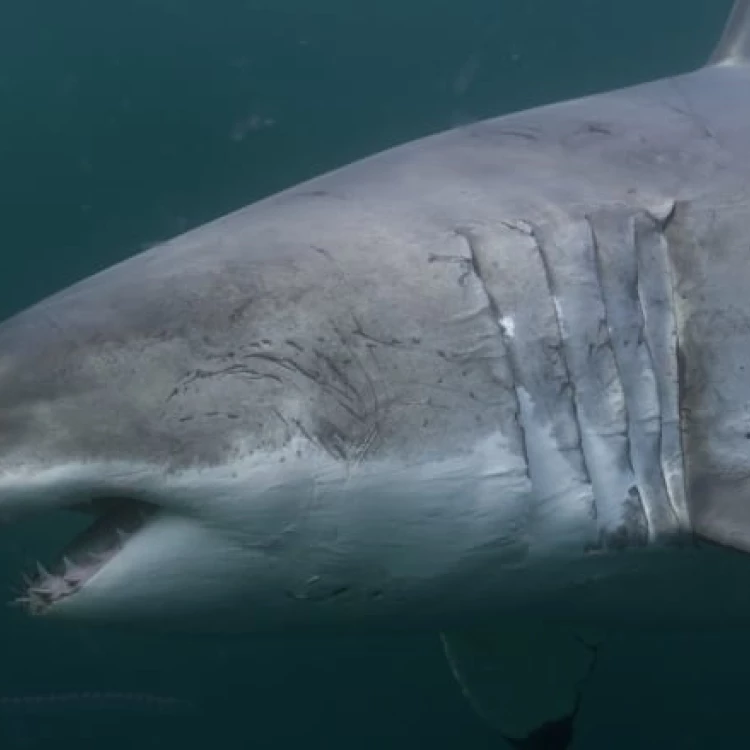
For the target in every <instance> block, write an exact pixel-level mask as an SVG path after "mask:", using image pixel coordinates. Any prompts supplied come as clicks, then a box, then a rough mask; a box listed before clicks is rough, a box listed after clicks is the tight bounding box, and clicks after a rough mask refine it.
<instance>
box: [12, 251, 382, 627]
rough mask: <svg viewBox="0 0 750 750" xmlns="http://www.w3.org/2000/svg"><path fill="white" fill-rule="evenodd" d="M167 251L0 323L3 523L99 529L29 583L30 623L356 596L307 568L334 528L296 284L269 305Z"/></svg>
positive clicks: (257, 284) (331, 468) (271, 297)
mask: <svg viewBox="0 0 750 750" xmlns="http://www.w3.org/2000/svg"><path fill="white" fill-rule="evenodd" d="M178 255H179V253H171V254H170V252H169V250H168V249H165V250H163V251H161V252H157V254H156V255H146V256H141V257H139V258H138V259H137V260H136V261H135V262H134V263H126V264H123V265H122V266H119V267H116V268H114V269H111V270H109V271H107V272H105V273H104V274H102V275H99V276H96V277H93V278H91V279H89V280H87V281H86V282H84V283H82V284H79V285H77V286H75V287H73V288H71V289H69V290H67V291H65V292H63V293H61V294H59V295H57V296H55V297H52V298H50V299H48V300H46V301H44V302H42V303H41V304H39V305H36V306H35V307H32V308H30V309H29V310H27V311H25V312H23V313H21V314H20V315H17V316H16V317H14V318H12V319H10V320H8V321H6V322H5V323H4V324H3V325H2V326H0V414H2V416H1V417H0V521H5V522H6V523H11V522H12V523H15V522H16V521H19V520H21V519H22V518H23V517H25V516H27V515H34V514H37V515H38V514H40V513H47V512H49V511H53V510H61V509H67V510H71V511H75V512H78V513H80V514H84V515H82V516H81V518H86V517H87V516H88V517H89V518H90V524H89V525H88V526H87V527H86V528H85V530H84V531H83V532H82V533H81V534H80V535H79V536H78V537H77V538H75V539H73V540H69V541H68V544H67V546H65V545H64V544H63V542H62V541H61V548H60V549H59V550H58V551H57V553H56V554H55V555H54V557H52V556H51V561H50V562H47V564H46V565H45V566H44V567H40V568H38V569H37V570H35V571H34V572H32V574H31V576H30V578H29V577H28V576H27V578H26V583H25V584H24V592H23V593H22V595H21V599H20V601H21V603H22V604H24V605H25V606H26V607H27V608H28V609H29V610H30V611H31V612H33V613H35V614H40V615H45V616H50V617H52V616H54V617H62V618H83V619H102V620H115V621H120V620H127V619H136V620H138V619H144V618H148V619H164V620H168V621H170V622H177V623H179V621H180V619H181V618H186V617H189V618H191V621H192V622H197V621H198V620H200V617H201V616H202V615H206V616H208V617H209V618H210V619H211V620H213V619H215V618H218V619H220V620H237V621H240V620H243V619H245V618H246V619H247V621H249V625H251V626H252V625H253V624H259V625H262V624H264V623H266V624H273V625H278V624H279V623H283V622H286V621H291V620H294V617H295V611H297V612H298V613H299V612H302V611H304V609H305V603H306V602H308V601H313V600H324V599H326V597H331V598H333V599H335V598H336V597H337V596H338V595H340V594H341V593H342V592H343V590H344V589H345V588H346V586H347V582H346V581H343V580H342V579H341V578H340V575H339V571H337V570H332V571H331V574H330V576H323V578H324V579H325V580H322V579H321V572H320V569H321V566H320V565H318V564H317V562H316V560H314V559H312V558H311V557H310V554H311V553H310V550H312V549H314V548H316V547H317V548H319V549H327V548H329V547H327V546H326V545H327V541H326V539H325V536H326V535H327V534H331V533H333V532H332V531H331V528H330V527H329V525H328V523H327V522H326V521H325V520H324V519H323V518H322V517H318V516H316V514H315V512H314V510H315V509H314V508H313V507H312V506H313V505H314V501H315V496H316V488H318V487H320V486H321V484H324V483H326V482H333V483H335V482H337V481H339V480H340V479H341V469H340V463H341V462H339V461H337V460H335V449H334V448H333V445H334V443H335V440H336V435H335V434H334V428H333V426H332V425H331V426H330V427H329V440H330V444H329V445H328V446H327V448H322V447H321V445H320V441H317V442H316V441H315V440H314V439H313V438H312V432H313V431H315V430H314V428H313V427H311V426H310V420H311V418H312V419H314V418H315V414H314V413H311V410H310V399H309V398H308V395H309V393H306V390H305V389H306V388H310V387H312V383H311V382H310V379H311V378H312V379H315V378H316V377H317V378H320V377H322V376H320V375H314V374H312V373H308V372H307V370H306V365H304V364H303V363H302V362H301V360H300V359H299V355H300V350H301V348H302V347H303V346H305V344H303V343H301V342H300V343H298V342H297V341H295V340H294V333H293V332H294V331H295V327H296V332H297V333H298V334H299V333H300V321H299V315H298V313H299V304H297V305H296V306H295V305H294V304H293V301H292V300H291V298H293V297H294V295H295V294H297V293H301V291H302V290H300V288H299V284H295V279H294V275H295V270H294V269H293V268H287V270H286V271H285V270H284V268H285V266H284V264H283V262H280V264H279V269H278V273H277V274H276V278H277V281H276V282H275V284H276V286H277V287H278V288H279V289H280V290H281V289H283V290H284V291H280V292H279V294H280V296H279V297H275V292H274V289H270V288H268V284H269V282H268V280H267V279H266V280H265V281H262V280H259V279H258V278H256V277H254V276H253V271H252V269H250V270H248V271H247V272H246V273H245V274H244V275H243V274H242V273H235V272H234V271H233V270H232V269H231V268H229V269H224V270H223V271H222V272H221V274H219V273H218V272H216V273H214V272H213V271H212V269H211V268H207V267H206V266H205V264H204V265H201V262H200V261H199V262H197V263H196V262H194V261H190V258H189V257H188V258H187V259H186V258H181V257H176V256H178ZM263 262H264V263H265V264H266V270H268V266H272V265H273V261H270V260H269V259H265V261H263ZM191 263H192V265H191ZM271 275H273V274H271ZM305 283H308V282H307V281H306V282H305ZM264 285H265V287H264ZM271 286H274V284H271ZM284 295H286V301H287V302H288V306H289V310H285V309H284V302H285V301H284V299H282V298H283V297H284ZM308 324H309V325H315V324H316V322H315V316H314V314H311V315H310V319H309V320H308V321H304V320H302V325H303V326H304V325H308ZM321 332H323V328H322V327H321ZM297 338H298V339H299V336H298V337H297ZM319 365H320V363H319ZM329 365H330V366H331V367H334V368H335V367H336V364H335V362H333V361H330V362H329ZM321 408H323V407H322V405H321ZM340 411H341V410H340ZM349 418H350V419H354V416H352V415H349ZM308 430H309V432H308ZM49 517H50V519H52V518H54V517H55V516H54V514H53V515H50V516H49ZM58 517H59V516H58ZM316 534H318V535H319V536H320V539H319V540H318V541H319V542H320V544H319V545H316V544H314V543H313V544H312V545H311V544H310V542H311V537H310V535H313V536H315V535H316ZM345 547H346V545H345V544H343V545H339V548H338V554H343V555H344V556H345V553H344V552H343V550H344V549H345ZM19 578H20V571H19ZM373 596H374V597H377V592H374V593H373ZM300 619H302V620H305V621H306V620H307V617H306V615H302V616H301V618H300ZM312 619H314V618H312ZM246 624H248V623H243V624H242V627H245V625H246Z"/></svg>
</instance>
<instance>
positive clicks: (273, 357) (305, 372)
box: [244, 352, 366, 422]
mask: <svg viewBox="0 0 750 750" xmlns="http://www.w3.org/2000/svg"><path fill="white" fill-rule="evenodd" d="M244 358H245V359H258V360H262V361H265V362H270V363H271V364H274V365H277V366H278V367H281V368H282V369H284V370H287V371H288V372H292V373H296V374H298V375H302V376H303V377H305V378H307V379H308V380H311V381H312V382H313V383H315V384H316V385H318V386H319V387H320V388H322V389H323V390H325V391H328V392H329V393H331V394H334V395H336V396H338V397H339V398H338V399H337V401H338V403H339V404H340V405H341V407H342V408H344V409H346V411H348V412H349V414H350V415H351V416H352V417H354V418H355V419H357V420H358V421H360V422H362V421H364V419H365V416H366V415H365V414H362V413H360V412H358V411H357V410H356V409H355V408H354V407H353V406H352V405H351V404H350V403H349V401H350V400H351V397H350V394H349V393H347V392H346V391H345V390H343V389H342V388H340V387H338V386H337V385H335V384H333V383H331V382H329V381H326V380H324V379H323V377H322V373H320V372H318V371H316V370H309V369H307V368H306V367H303V366H302V365H301V364H299V362H295V361H294V360H293V359H289V357H283V356H280V355H277V354H271V353H270V352H253V353H250V354H245V355H244Z"/></svg>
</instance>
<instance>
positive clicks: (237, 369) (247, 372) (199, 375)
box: [166, 364, 282, 401]
mask: <svg viewBox="0 0 750 750" xmlns="http://www.w3.org/2000/svg"><path fill="white" fill-rule="evenodd" d="M221 375H233V376H242V377H246V378H248V379H249V380H263V379H270V380H275V381H276V382H278V383H281V382H282V380H281V378H280V377H279V376H278V375H274V374H273V373H266V372H258V371H257V370H253V369H251V368H249V367H246V366H245V365H240V364H234V365H230V366H228V367H224V368H222V369H221V370H195V371H193V372H191V373H188V374H187V375H185V377H184V379H183V380H182V381H180V382H179V383H178V384H177V385H176V386H175V387H174V388H173V389H172V392H171V393H170V394H169V396H167V398H166V401H171V400H172V399H173V398H174V397H175V396H177V395H178V394H179V393H180V392H181V391H184V389H185V388H187V386H189V385H190V384H191V383H194V382H195V381H196V380H203V379H205V378H212V377H217V376H221Z"/></svg>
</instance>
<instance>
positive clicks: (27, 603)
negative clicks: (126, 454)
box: [14, 498, 157, 615]
mask: <svg viewBox="0 0 750 750" xmlns="http://www.w3.org/2000/svg"><path fill="white" fill-rule="evenodd" d="M70 507H71V509H73V510H76V511H82V512H85V513H90V514H94V516H95V520H94V521H93V523H91V524H90V525H89V526H88V527H87V528H86V529H85V530H84V531H83V532H81V533H80V534H79V535H77V536H76V537H75V538H74V539H73V540H72V541H71V542H70V543H69V544H68V545H67V546H66V547H65V548H64V549H63V551H62V552H61V553H60V555H59V557H58V559H57V561H56V562H55V563H54V564H53V565H51V566H50V570H47V569H45V568H44V567H43V566H42V565H41V564H37V569H36V570H35V571H33V573H32V574H31V575H30V576H29V575H25V576H24V578H23V584H24V585H23V591H22V594H21V596H19V597H18V598H17V599H16V600H15V602H14V603H16V604H18V605H21V606H22V607H24V608H25V609H26V610H27V611H28V612H29V613H30V614H33V615H44V614H46V613H47V612H49V611H50V609H51V608H53V607H54V606H55V604H57V603H58V602H60V601H62V600H64V599H67V598H69V597H72V596H75V595H76V594H77V593H78V592H79V591H80V590H81V589H82V588H84V587H85V586H86V584H87V582H88V581H90V580H91V578H93V576H94V575H96V573H98V572H99V571H100V570H101V569H102V568H104V567H105V566H106V565H107V564H108V563H109V562H110V561H111V560H112V559H113V558H114V557H115V556H116V555H117V554H118V553H119V552H120V551H121V550H122V549H123V548H124V546H125V545H126V544H127V543H128V540H129V539H130V538H131V537H132V536H134V535H135V534H137V533H138V532H139V531H140V530H141V529H142V528H144V526H145V525H146V524H147V523H148V521H149V519H150V518H152V517H153V515H154V514H155V513H156V512H157V507H156V506H155V505H153V504H152V503H147V502H143V501H140V500H134V499H129V498H105V499H96V500H92V501H88V502H85V503H77V504H75V505H74V506H70Z"/></svg>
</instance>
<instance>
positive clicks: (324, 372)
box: [0, 0, 750, 747]
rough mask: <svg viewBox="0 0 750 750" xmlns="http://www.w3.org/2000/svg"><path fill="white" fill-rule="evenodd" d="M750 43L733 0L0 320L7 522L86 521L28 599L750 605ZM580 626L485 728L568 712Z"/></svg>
mask: <svg viewBox="0 0 750 750" xmlns="http://www.w3.org/2000/svg"><path fill="white" fill-rule="evenodd" d="M749 40H750V3H748V2H746V1H745V0H740V2H738V3H737V4H736V7H735V9H734V10H733V14H732V17H731V19H730V22H729V25H728V27H727V30H726V32H725V36H724V39H723V40H722V43H721V45H720V47H719V50H718V51H717V52H716V54H715V55H714V58H713V60H712V62H711V64H710V65H709V66H708V67H705V68H702V69H700V70H698V71H696V72H693V73H690V74H688V75H684V76H679V77H674V78H668V79H664V80H660V81H657V82H654V83H649V84H646V85H641V86H636V87H633V88H628V89H625V90H619V91H614V92H610V93H605V94H601V95H597V96H592V97H588V98H584V99H580V100H575V101H570V102H566V103H562V104H556V105H552V106H547V107H542V108H538V109H534V110H532V111H528V112H523V113H520V114H514V115H510V116H505V117H501V118H498V119H492V120H488V121H485V122H482V123H479V124H473V125H469V126H465V127H461V128H458V129H456V130H452V131H449V132H446V133H443V134H440V135H437V136H433V137H429V138H425V139H422V140H418V141H415V142H413V143H409V144H407V145H404V146H401V147H399V148H395V149H392V150H389V151H387V152H385V153H381V154H379V155H377V156H374V157H371V158H369V159H365V160H363V161H360V162H357V163H355V164H352V165H349V166H347V167H345V168H343V169H340V170H338V171H336V172H333V173H330V174H327V175H324V176H322V177H319V178H317V179H315V180H312V181H310V182H307V183H305V184H303V185H300V186H297V187H294V188H292V189H290V190H287V191H285V192H283V193H281V194H279V195H276V196H273V197H270V198H268V199H266V200H263V201H261V202H259V203H256V204H254V205H252V206H249V207H247V208H245V209H243V210H241V211H239V212H237V213H234V214H231V215H229V216H226V217H224V218H222V219H219V220H218V221H215V222H212V223H210V224H207V225H205V226H202V227H200V228H198V229H195V230H193V231H191V232H188V233H187V234H185V235H183V236H180V237H178V238H176V239H174V240H172V241H170V242H167V243H165V244H163V245H161V246H159V247H156V248H154V249H152V250H150V251H148V252H146V253H143V254H141V255H138V256H135V257H133V258H132V259H130V260H128V261H126V262H124V263H121V264H119V265H117V266H114V267H112V268H110V269H108V270H106V271H104V272H102V273H99V274H97V275H95V276H92V277H91V278H89V279H86V280H84V281H82V282H80V283H79V284H77V285H75V286H73V287H71V288H69V289H67V290H65V291H62V292H60V293H59V294H57V295H55V296H53V297H50V298H48V299H46V300H44V301H42V302H41V303H39V304H37V305H35V306H34V307H32V308H30V309H29V310H27V311H25V312H23V313H21V314H20V315H17V316H16V317H14V318H12V319H11V320H9V321H7V322H6V323H4V324H3V325H2V327H0V424H1V425H2V429H0V513H2V515H3V517H4V518H5V519H6V520H11V521H12V520H15V519H16V518H19V519H20V518H21V517H22V516H24V515H26V514H31V513H43V512H47V511H51V510H53V509H64V508H72V509H74V510H77V511H80V512H84V513H86V512H88V513H92V514H93V515H94V519H95V520H94V522H93V525H92V526H91V527H90V528H89V529H88V530H87V531H85V532H84V533H83V534H82V535H81V536H80V537H79V538H77V539H76V540H74V541H73V542H71V543H70V545H69V546H68V548H67V549H66V550H65V552H64V554H63V555H61V556H60V561H59V562H58V563H56V564H54V565H53V566H52V567H51V571H50V572H48V571H45V570H40V571H39V572H38V574H35V575H34V577H33V578H32V580H30V581H29V582H28V585H27V589H28V590H27V592H26V594H24V596H23V597H22V603H23V604H24V605H25V606H26V607H27V608H28V609H29V610H30V611H31V612H32V613H35V614H41V615H44V616H47V617H58V618H61V619H71V620H74V619H89V620H103V621H114V622H121V621H125V620H135V621H143V622H149V621H153V622H158V623H161V622H166V621H169V622H171V623H172V624H184V623H185V622H189V623H190V625H191V626H194V625H197V623H203V622H205V623H209V622H210V623H211V626H212V627H214V626H215V627H220V628H232V629H241V630H247V631H255V630H273V629H281V628H304V629H313V628H317V627H338V626H342V625H343V626H361V627H370V626H375V627H391V626H395V627H409V626H417V627H429V628H432V629H441V630H445V629H446V628H447V629H450V628H454V627H459V626H460V627H468V626H469V625H471V624H472V623H476V622H483V623H485V624H486V623H488V622H496V621H497V620H496V619H495V618H497V617H498V616H502V617H503V618H504V620H503V621H504V622H507V621H509V620H513V621H517V622H519V623H522V622H532V621H533V622H536V623H538V622H540V618H543V620H544V622H552V621H553V620H554V621H559V622H571V623H579V622H580V623H605V624H606V623H608V622H610V623H611V622H617V623H619V624H622V623H626V622H627V623H633V624H638V623H641V624H643V623H650V622H654V621H657V620H660V619H661V620H663V621H664V622H671V621H680V622H686V621H693V622H696V623H704V624H708V625H720V624H725V623H726V622H728V621H734V622H747V621H748V620H750V605H748V604H747V603H746V596H745V592H746V589H747V582H748V581H750V558H747V557H746V556H745V555H744V554H742V553H746V552H748V551H750V293H749V291H748V290H750V262H748V258H749V256H750V239H748V238H750V158H748V154H750V65H749V64H748V51H749V48H750V41H749ZM728 548H731V550H730V549H728ZM524 632H525V633H526V636H528V633H529V632H531V631H524ZM551 642H552V641H550V643H551ZM462 643H463V645H461V644H459V642H458V641H455V640H454V641H451V640H450V639H449V640H448V641H447V643H446V648H447V651H448V653H449V657H451V660H452V664H453V666H454V670H455V671H456V674H457V677H458V678H459V680H460V681H462V684H463V685H464V688H465V689H466V691H467V693H468V694H469V697H472V696H473V697H474V698H475V699H476V696H477V694H478V692H477V691H476V690H475V689H473V688H472V687H471V685H469V683H470V682H471V679H470V676H471V675H470V674H469V673H470V672H471V669H470V668H469V667H467V664H468V663H469V661H470V660H471V659H475V657H476V652H475V651H474V650H473V649H474V645H471V646H469V645H467V643H466V642H462ZM472 643H473V644H474V643H475V642H472ZM512 643H514V644H515V643H516V641H512ZM579 643H583V646H584V651H582V652H581V654H583V656H581V657H580V658H579V657H578V656H576V657H575V659H577V661H575V659H574V660H573V661H575V663H576V665H577V666H576V667H575V669H571V671H570V674H571V675H573V674H574V673H576V674H577V677H576V681H575V682H571V684H570V685H568V686H567V688H566V690H567V693H566V696H567V697H564V699H563V700H562V702H560V701H557V698H556V697H555V696H552V697H551V698H550V701H551V703H550V706H551V707H549V706H548V707H544V708H543V709H542V711H541V713H540V714H539V715H538V716H536V717H531V718H529V719H528V722H526V724H525V725H524V727H515V728H513V727H511V728H509V727H508V726H507V724H506V723H504V722H505V719H506V718H507V717H505V718H503V717H501V718H502V721H496V723H498V724H500V726H501V729H503V731H504V732H505V734H506V736H507V737H509V738H510V739H512V738H515V739H514V740H513V741H515V742H521V741H522V739H519V738H523V737H526V738H527V739H528V738H530V737H538V736H541V735H540V734H539V733H538V732H537V734H534V732H530V731H527V729H529V727H531V726H533V722H534V721H536V722H537V723H538V724H539V725H541V726H542V728H543V727H550V726H553V724H551V723H550V722H551V721H552V720H553V719H554V720H555V721H557V722H558V724H559V721H564V720H565V717H566V716H569V715H570V716H572V715H573V713H572V710H573V706H574V705H575V710H577V706H578V703H579V697H580V696H579V693H578V692H577V690H578V686H579V685H580V684H582V683H581V682H580V681H581V680H582V679H583V678H584V677H585V675H586V674H588V671H589V668H590V662H591V656H592V654H593V653H594V648H593V646H592V645H591V642H585V643H584V642H583V641H580V639H579ZM530 648H531V649H532V650H534V649H536V646H533V647H530ZM467 649H468V650H467ZM564 650H565V647H563V646H561V647H560V648H559V649H556V650H555V651H554V654H552V655H551V656H550V659H551V660H552V661H555V660H559V659H560V658H561V657H560V656H559V654H560V653H561V652H562V651H564ZM469 652H471V653H469ZM535 653H537V651H535ZM538 653H541V651H539V652H538ZM506 657H507V654H506ZM482 658H484V657H482ZM487 658H488V659H490V658H492V657H491V656H487ZM545 658H546V657H545ZM475 661H476V660H475ZM480 661H481V659H480ZM472 663H473V662H472ZM571 663H572V662H571ZM516 666H517V665H516ZM519 668H520V667H519ZM526 668H527V667H523V669H526ZM510 673H511V672H510V671H508V674H510ZM467 675H468V676H467ZM571 679H572V678H571ZM571 685H573V686H574V687H575V690H573V689H572V688H571ZM571 691H572V692H571ZM501 692H502V691H501ZM511 692H513V694H518V691H511ZM537 692H538V691H537ZM563 692H565V691H563ZM493 695H494V694H493ZM571 696H572V697H571ZM506 697H507V696H506ZM480 698H481V696H480ZM507 699H508V701H510V702H511V703H512V696H511V697H508V698H507ZM503 700H505V698H504V699H503ZM540 700H541V699H540ZM477 702H478V703H480V704H481V703H482V701H481V699H480V700H479V701H476V700H475V703H477ZM565 706H567V709H566V708H565ZM478 708H479V710H480V711H481V712H483V713H485V714H486V715H488V714H489V715H490V716H489V718H490V719H491V720H492V719H493V718H497V716H498V715H499V713H501V711H500V709H497V708H496V707H494V706H493V707H490V708H489V709H488V708H487V704H486V703H485V704H484V705H479V706H478ZM566 712H567V713H566ZM516 715H517V714H514V716H516ZM561 717H562V718H561ZM554 726H557V724H555V725H554ZM535 731H536V730H535ZM539 731H542V730H539ZM545 731H546V730H545ZM542 734H543V732H542ZM562 734H563V735H565V737H566V739H565V740H564V741H563V740H560V742H559V743H558V744H559V746H560V747H562V746H567V743H568V742H569V741H570V736H569V735H570V732H568V728H565V730H564V731H563V732H562ZM523 741H526V740H523ZM529 741H531V740H529ZM518 746H521V745H518ZM523 746H532V745H523ZM549 746H550V747H552V746H553V745H549ZM556 746H557V745H556Z"/></svg>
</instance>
